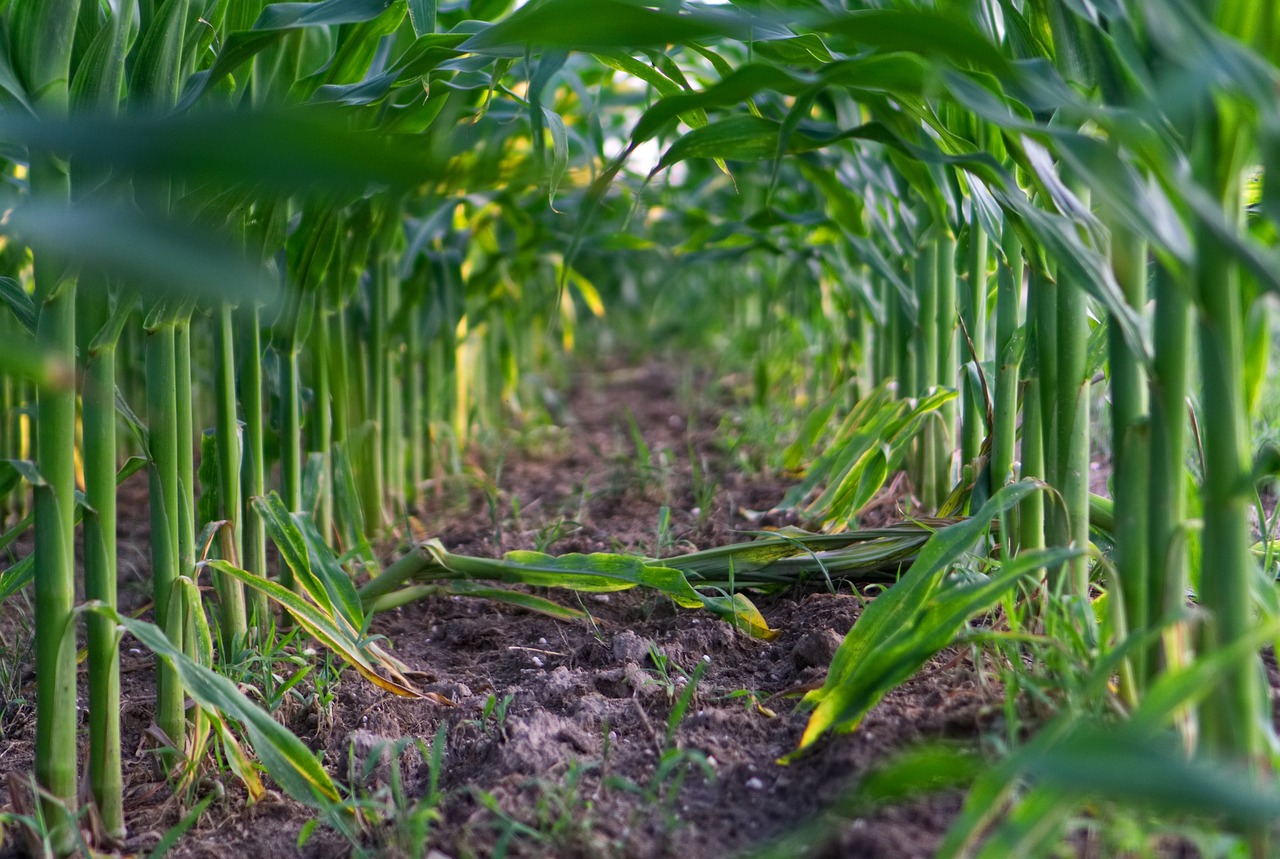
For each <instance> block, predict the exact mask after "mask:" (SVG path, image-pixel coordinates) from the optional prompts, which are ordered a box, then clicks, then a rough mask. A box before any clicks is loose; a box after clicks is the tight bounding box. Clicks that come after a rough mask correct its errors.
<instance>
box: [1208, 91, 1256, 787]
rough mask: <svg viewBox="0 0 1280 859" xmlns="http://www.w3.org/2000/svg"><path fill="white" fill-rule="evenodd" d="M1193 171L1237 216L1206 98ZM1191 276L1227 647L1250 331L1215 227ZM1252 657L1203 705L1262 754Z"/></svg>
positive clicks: (1211, 639)
mask: <svg viewBox="0 0 1280 859" xmlns="http://www.w3.org/2000/svg"><path fill="white" fill-rule="evenodd" d="M1195 133H1196V140H1197V142H1198V144H1199V146H1198V147H1197V149H1198V151H1197V158H1196V160H1195V161H1194V162H1193V168H1192V169H1193V171H1194V172H1195V174H1196V178H1197V179H1198V180H1199V182H1200V183H1201V185H1202V186H1203V187H1206V188H1211V189H1213V192H1214V196H1215V198H1216V199H1217V200H1219V201H1220V202H1221V204H1222V206H1223V208H1224V210H1225V211H1226V212H1227V213H1228V214H1229V216H1230V217H1231V218H1232V219H1233V220H1235V219H1238V218H1239V214H1238V213H1239V212H1240V184H1239V183H1240V180H1239V172H1238V171H1239V168H1238V164H1239V161H1238V153H1237V152H1235V151H1233V147H1235V146H1238V145H1239V144H1238V143H1237V142H1236V140H1237V138H1236V137H1235V136H1234V134H1235V129H1234V128H1233V127H1232V123H1231V121H1230V120H1227V119H1225V118H1224V117H1222V116H1220V115H1219V114H1218V111H1217V109H1216V108H1215V107H1213V106H1211V105H1205V106H1204V107H1203V109H1202V113H1201V115H1200V116H1199V117H1198V119H1197V128H1196V129H1195ZM1196 245H1197V250H1198V253H1199V259H1198V261H1197V266H1196V270H1195V275H1194V288H1195V295H1196V303H1197V307H1198V309H1199V311H1200V315H1199V323H1198V325H1197V326H1196V327H1197V333H1198V340H1199V347H1200V349H1199V355H1200V369H1201V380H1202V393H1201V397H1202V404H1203V410H1204V423H1203V428H1202V432H1203V443H1204V483H1203V485H1202V488H1201V494H1202V497H1203V509H1204V538H1203V539H1204V543H1203V557H1204V558H1206V559H1211V563H1206V564H1205V568H1204V570H1203V571H1202V573H1201V576H1200V603H1201V605H1202V606H1203V607H1204V608H1205V610H1206V611H1208V612H1209V613H1210V615H1211V620H1210V622H1209V623H1208V624H1206V625H1205V627H1204V631H1203V635H1202V646H1203V648H1204V650H1205V652H1206V653H1213V652H1216V651H1217V650H1219V649H1222V648H1225V647H1229V646H1230V645H1231V644H1232V643H1233V642H1235V641H1238V640H1240V639H1241V638H1243V637H1244V636H1246V635H1247V634H1248V632H1249V629H1250V627H1251V626H1252V605H1251V596H1250V594H1251V589H1252V582H1253V576H1254V561H1253V557H1252V555H1251V554H1250V551H1249V518H1248V507H1249V494H1250V492H1251V490H1252V486H1251V480H1250V475H1251V471H1252V468H1251V466H1252V463H1251V461H1250V451H1249V420H1248V415H1247V414H1246V411H1245V397H1244V390H1243V388H1244V385H1243V381H1244V377H1245V372H1244V332H1243V318H1244V316H1243V309H1242V307H1241V292H1242V290H1241V284H1240V272H1239V264H1238V263H1237V262H1236V260H1235V259H1234V257H1232V256H1231V255H1230V254H1229V253H1228V252H1227V251H1226V249H1225V248H1224V247H1223V245H1222V242H1221V239H1220V238H1218V236H1217V235H1216V234H1215V233H1214V232H1213V231H1212V230H1210V229H1209V228H1208V227H1204V226H1202V227H1200V228H1199V229H1198V230H1197V231H1196ZM1257 674H1258V672H1257V667H1256V664H1255V662H1254V660H1240V661H1239V662H1238V664H1237V665H1236V666H1235V667H1234V669H1233V670H1232V671H1231V672H1229V673H1228V674H1227V676H1226V677H1225V678H1224V679H1223V680H1222V682H1221V684H1220V685H1219V686H1218V687H1217V688H1216V689H1215V691H1214V694H1213V695H1211V696H1210V697H1209V698H1208V699H1207V700H1206V701H1205V704H1204V707H1203V708H1202V724H1203V728H1204V736H1205V742H1206V743H1207V744H1208V746H1209V747H1210V748H1211V749H1213V750H1215V751H1217V752H1220V753H1221V754H1223V755H1225V756H1228V757H1232V758H1236V759H1238V760H1242V761H1248V762H1250V763H1251V764H1253V763H1256V761H1257V759H1258V756H1259V755H1260V754H1261V753H1262V748H1263V737H1262V732H1261V728H1260V725H1259V721H1258V713H1259V712H1260V704H1261V689H1260V688H1259V686H1258V679H1257Z"/></svg>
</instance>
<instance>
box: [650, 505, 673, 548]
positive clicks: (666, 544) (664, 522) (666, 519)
mask: <svg viewBox="0 0 1280 859" xmlns="http://www.w3.org/2000/svg"><path fill="white" fill-rule="evenodd" d="M674 545H675V537H673V536H672V533H671V508H670V507H668V506H667V505H665V504H663V505H662V506H661V507H659V508H658V529H657V532H656V534H655V537H654V543H653V553H652V554H653V557H655V558H661V557H662V556H663V555H665V554H666V553H667V552H668V551H669V550H670V549H671V547H672V546H674Z"/></svg>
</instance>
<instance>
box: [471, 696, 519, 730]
mask: <svg viewBox="0 0 1280 859" xmlns="http://www.w3.org/2000/svg"><path fill="white" fill-rule="evenodd" d="M514 700H515V696H514V695H509V694H508V695H503V696H502V700H501V701H499V700H498V697H497V696H496V695H494V694H493V693H492V692H490V693H489V697H488V698H487V699H485V702H484V709H483V710H482V711H481V712H480V718H479V719H472V720H470V722H469V724H472V725H475V726H476V727H477V728H479V729H480V730H481V731H482V732H483V733H486V734H487V733H489V731H491V730H492V731H496V732H497V733H498V736H500V737H502V738H503V739H504V740H505V739H506V738H507V710H508V708H510V707H511V702H512V701H514ZM490 719H492V720H493V724H492V725H490V722H489V720H490Z"/></svg>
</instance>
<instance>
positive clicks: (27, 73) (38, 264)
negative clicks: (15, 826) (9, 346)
mask: <svg viewBox="0 0 1280 859" xmlns="http://www.w3.org/2000/svg"><path fill="white" fill-rule="evenodd" d="M79 9H80V4H79V2H78V0H51V2H45V3H19V4H16V5H14V6H11V7H9V17H10V22H9V23H10V27H9V31H10V33H12V36H13V42H12V45H13V49H14V51H13V66H14V68H15V70H16V71H17V73H18V75H19V76H20V77H21V79H22V82H23V84H24V85H25V89H26V91H27V92H28V93H29V94H30V97H31V104H32V108H33V109H34V110H35V111H36V113H37V114H38V115H41V116H45V117H50V118H59V117H62V116H65V115H66V112H67V105H68V98H69V87H70V77H71V52H72V45H73V41H74V34H75V25H76V19H77V17H78V15H79ZM29 171H30V172H29V181H30V190H31V194H32V196H34V197H38V198H40V199H43V200H48V201H51V202H54V203H57V204H63V205H66V204H68V203H69V202H70V199H71V183H70V177H69V176H68V175H67V172H66V168H65V166H64V165H63V164H62V163H60V162H59V160H58V159H57V158H56V157H55V156H54V155H53V154H52V153H48V152H39V151H37V152H33V153H32V155H31V163H30V165H29ZM34 277H35V304H36V308H37V310H36V346H37V348H38V349H39V350H40V351H41V352H42V353H45V354H48V355H50V356H51V357H54V358H56V359H59V360H61V361H63V362H64V363H65V364H66V366H69V367H70V366H74V364H75V357H76V317H75V305H76V282H75V279H74V276H73V275H72V273H71V272H70V271H69V270H68V269H67V267H66V264H65V263H64V262H63V261H62V260H59V259H58V258H57V257H56V256H54V255H52V254H50V253H49V252H47V251H39V252H37V253H36V254H35V255H34ZM75 423H76V395H75V390H74V389H71V388H64V389H58V390H54V389H51V388H48V387H44V388H41V389H40V390H38V391H37V392H36V428H35V429H36V431H35V437H36V444H35V454H36V469H37V471H38V472H39V474H40V477H41V484H40V485H37V486H36V487H35V490H34V494H35V522H36V537H35V539H36V544H35V551H36V558H37V572H36V588H35V599H36V754H35V769H36V780H37V781H38V782H39V784H40V787H41V788H42V789H43V790H44V791H45V792H46V793H47V795H48V798H47V799H43V800H42V803H41V805H42V807H43V812H44V819H45V820H46V821H48V823H49V826H50V829H51V836H52V844H53V847H54V849H55V850H56V851H57V852H58V853H59V854H64V855H65V854H67V853H70V851H71V847H72V843H73V831H72V827H73V826H74V823H73V822H72V820H71V819H70V818H69V817H68V814H67V810H68V809H69V808H73V807H74V806H75V795H76V760H75V756H74V755H70V754H68V752H67V750H68V749H74V748H75V747H76V666H75V634H74V627H75V624H74V620H73V617H72V613H71V608H72V602H73V600H74V599H75V570H74V560H73V559H74V553H75V543H74V537H73V529H74V522H73V517H74V514H75V495H74V493H75V473H74V466H73V456H72V451H73V449H74V447H75Z"/></svg>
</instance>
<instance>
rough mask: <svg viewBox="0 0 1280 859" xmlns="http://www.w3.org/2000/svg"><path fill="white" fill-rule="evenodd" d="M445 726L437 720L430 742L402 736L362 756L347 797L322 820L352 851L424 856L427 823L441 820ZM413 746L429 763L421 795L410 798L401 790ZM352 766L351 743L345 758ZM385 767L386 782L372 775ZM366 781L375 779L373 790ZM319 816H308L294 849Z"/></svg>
mask: <svg viewBox="0 0 1280 859" xmlns="http://www.w3.org/2000/svg"><path fill="white" fill-rule="evenodd" d="M448 733H449V725H448V723H447V722H441V723H440V727H439V729H437V730H436V734H435V737H434V738H433V739H432V741H431V744H430V745H428V744H426V743H424V742H423V741H422V740H419V739H416V738H411V737H405V738H402V739H400V740H396V741H395V742H392V741H390V740H388V741H386V742H384V743H381V744H379V745H377V746H375V747H374V748H373V749H371V750H370V752H369V754H368V755H367V756H366V758H365V760H364V764H363V766H362V767H361V768H360V772H359V773H358V774H354V773H353V774H354V775H355V779H354V780H355V784H354V785H353V787H352V793H351V796H349V797H347V798H346V799H345V800H344V801H343V802H341V803H338V804H336V805H335V806H333V807H332V808H330V809H329V811H328V813H327V815H326V820H327V821H328V823H329V824H330V825H331V826H332V827H333V828H334V829H336V830H337V831H338V832H340V833H341V834H342V835H343V836H345V837H346V838H347V840H348V841H349V842H350V843H351V848H352V855H353V856H358V857H374V856H424V855H426V852H427V850H426V848H427V839H428V837H430V834H431V827H432V825H433V824H435V823H436V822H438V821H439V820H440V811H439V806H440V802H441V800H442V799H443V794H442V793H441V791H440V774H441V771H442V770H443V766H444V755H445V749H446V744H447V739H448ZM410 746H413V747H415V748H416V749H417V750H418V753H419V754H420V755H421V756H422V760H423V761H424V762H425V763H426V765H427V785H426V787H427V790H426V794H425V795H424V796H422V797H419V798H416V799H414V798H411V797H410V796H409V795H408V793H407V792H406V790H405V785H404V773H403V765H402V762H401V761H402V758H403V757H404V753H405V751H406V750H407V749H408V748H409V747H410ZM349 764H350V767H351V769H352V770H355V768H356V767H355V762H354V747H353V748H352V757H351V760H350V762H349ZM384 764H385V765H386V766H387V778H386V780H385V782H382V781H378V780H377V779H376V778H375V774H376V771H377V770H378V768H379V767H380V766H383V765H384ZM370 781H378V783H377V784H376V786H375V787H374V788H372V789H367V788H366V787H364V786H365V785H367V784H369V782H370ZM319 823H320V820H319V819H313V820H310V821H308V822H307V823H306V825H304V826H303V827H302V831H301V832H299V833H298V847H299V848H301V847H303V846H305V844H306V843H307V841H308V840H310V838H311V836H312V834H313V833H314V832H315V829H316V827H317V826H318V825H319Z"/></svg>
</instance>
